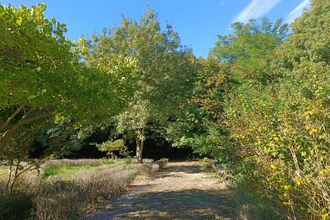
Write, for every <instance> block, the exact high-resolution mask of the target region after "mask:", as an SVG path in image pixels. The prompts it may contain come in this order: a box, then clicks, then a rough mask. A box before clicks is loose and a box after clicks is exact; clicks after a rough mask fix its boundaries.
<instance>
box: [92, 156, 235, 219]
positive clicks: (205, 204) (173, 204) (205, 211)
mask: <svg viewBox="0 0 330 220" xmlns="http://www.w3.org/2000/svg"><path fill="white" fill-rule="evenodd" d="M231 193H232V192H231V190H230V189H229V188H228V187H227V185H226V184H225V183H222V182H220V180H219V178H216V177H214V175H212V173H210V172H208V171H206V170H205V169H204V168H203V166H202V165H201V163H200V162H197V161H187V162H170V163H168V165H167V167H166V168H165V169H163V170H161V171H159V172H156V173H154V174H152V175H151V176H150V177H145V176H139V177H137V178H136V180H135V181H134V182H133V183H132V185H131V187H130V189H129V191H128V193H127V194H125V195H123V196H121V197H119V198H117V199H115V200H113V201H109V202H108V203H107V204H106V205H105V207H104V208H103V209H100V210H98V211H96V212H94V213H92V214H89V215H88V216H87V219H237V213H236V212H235V210H236V207H235V202H234V199H233V198H232V195H231Z"/></svg>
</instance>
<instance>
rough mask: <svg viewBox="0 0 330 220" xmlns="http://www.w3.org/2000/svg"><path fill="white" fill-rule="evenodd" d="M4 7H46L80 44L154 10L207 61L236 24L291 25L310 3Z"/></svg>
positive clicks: (214, 0) (66, 1) (159, 1)
mask: <svg viewBox="0 0 330 220" xmlns="http://www.w3.org/2000/svg"><path fill="white" fill-rule="evenodd" d="M0 3H1V4H3V5H8V4H12V5H15V6H19V5H20V4H24V5H28V6H30V5H33V4H37V3H46V4H47V10H46V15H47V17H49V18H52V17H55V18H56V19H57V20H58V21H60V22H62V23H65V24H67V28H68V33H67V34H66V36H67V37H68V38H69V39H71V40H73V41H74V40H77V39H78V38H79V37H80V36H81V35H84V36H90V35H91V34H92V33H95V32H96V33H98V32H100V31H101V30H102V29H103V28H104V27H107V28H111V27H113V26H114V25H119V24H120V20H121V14H124V15H125V16H126V17H130V18H133V19H139V18H140V17H141V16H143V14H144V12H145V11H146V10H147V6H148V5H149V6H150V7H151V8H152V9H154V10H155V11H156V12H157V13H158V15H159V19H160V21H161V23H162V25H163V26H165V24H166V23H167V22H168V23H170V24H172V25H173V26H174V27H175V29H176V30H177V31H178V32H179V35H180V38H181V42H182V44H183V45H186V46H188V47H191V48H192V49H193V51H194V54H195V55H196V56H204V57H205V56H207V54H208V52H209V50H210V48H212V47H213V46H214V43H215V42H216V40H217V35H218V34H228V33H230V31H231V30H230V24H231V23H232V22H233V21H242V22H245V21H247V20H248V19H249V18H250V17H254V18H259V17H268V18H270V19H271V20H272V21H275V20H276V19H278V18H284V19H285V20H286V21H288V22H292V21H293V20H294V19H295V18H296V17H298V16H299V15H300V14H301V13H302V11H303V10H304V8H306V7H308V6H309V4H310V2H309V0H166V1H165V0H43V1H41V0H25V1H24V0H11V1H8V0H0Z"/></svg>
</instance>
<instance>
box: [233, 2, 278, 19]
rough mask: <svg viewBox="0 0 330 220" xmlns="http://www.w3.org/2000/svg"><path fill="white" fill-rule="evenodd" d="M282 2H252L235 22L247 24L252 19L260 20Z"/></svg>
mask: <svg viewBox="0 0 330 220" xmlns="http://www.w3.org/2000/svg"><path fill="white" fill-rule="evenodd" d="M281 1H282V0H252V1H251V3H250V4H249V5H248V6H247V7H246V8H245V9H243V11H241V12H240V13H239V14H238V15H237V16H236V18H235V19H234V21H233V22H237V21H239V22H243V23H244V22H247V21H248V20H249V19H250V18H259V17H261V16H263V15H265V14H267V13H268V12H269V11H270V10H272V8H274V7H275V6H276V5H277V4H278V3H280V2H281Z"/></svg>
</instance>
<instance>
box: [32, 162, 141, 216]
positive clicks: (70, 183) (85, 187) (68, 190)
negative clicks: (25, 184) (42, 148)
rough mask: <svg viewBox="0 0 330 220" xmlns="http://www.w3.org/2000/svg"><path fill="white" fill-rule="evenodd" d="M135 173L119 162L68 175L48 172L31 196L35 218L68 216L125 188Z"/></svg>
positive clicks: (82, 210)
mask: <svg viewBox="0 0 330 220" xmlns="http://www.w3.org/2000/svg"><path fill="white" fill-rule="evenodd" d="M135 175H136V169H135V168H133V167H131V168H130V169H128V167H125V166H123V165H122V164H119V165H103V166H100V167H95V168H91V169H89V170H81V171H79V172H76V173H74V174H72V175H71V177H70V178H69V179H63V176H61V175H57V176H51V177H49V178H48V179H47V180H46V181H45V182H44V183H43V184H42V186H41V188H40V191H39V193H38V196H37V197H36V198H35V199H34V202H35V205H36V216H37V219H69V218H72V217H74V216H73V215H78V214H79V213H82V212H84V210H85V209H86V207H87V206H88V204H91V203H93V202H95V201H98V200H100V199H109V198H111V197H114V196H117V195H118V194H120V193H122V192H123V191H125V190H126V188H127V186H128V185H129V184H130V183H131V181H133V179H134V178H135Z"/></svg>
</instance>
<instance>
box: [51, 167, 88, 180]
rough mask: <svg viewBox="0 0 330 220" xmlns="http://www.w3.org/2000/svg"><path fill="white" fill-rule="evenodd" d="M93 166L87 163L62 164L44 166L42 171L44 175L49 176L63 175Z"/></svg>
mask: <svg viewBox="0 0 330 220" xmlns="http://www.w3.org/2000/svg"><path fill="white" fill-rule="evenodd" d="M91 168H93V167H92V166H89V165H76V166H63V167H46V168H45V172H44V177H45V178H47V177H50V176H55V175H59V174H61V175H63V176H69V175H70V174H73V173H76V172H79V171H83V170H88V169H91Z"/></svg>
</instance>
